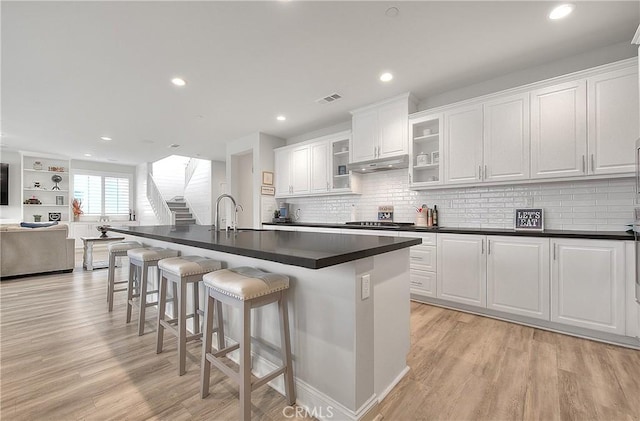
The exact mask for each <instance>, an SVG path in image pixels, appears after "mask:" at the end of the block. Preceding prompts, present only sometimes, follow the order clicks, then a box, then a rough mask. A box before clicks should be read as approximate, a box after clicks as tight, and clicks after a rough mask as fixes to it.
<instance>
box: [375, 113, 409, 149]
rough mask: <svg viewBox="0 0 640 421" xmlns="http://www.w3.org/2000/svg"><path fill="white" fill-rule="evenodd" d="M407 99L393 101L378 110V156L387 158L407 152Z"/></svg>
mask: <svg viewBox="0 0 640 421" xmlns="http://www.w3.org/2000/svg"><path fill="white" fill-rule="evenodd" d="M408 124H409V113H408V108H407V101H406V100H404V101H399V102H394V103H391V104H388V105H384V106H382V107H380V109H379V110H378V127H379V131H380V135H379V138H378V148H379V149H378V156H377V157H376V158H388V157H392V156H398V155H404V154H407V153H409V141H408V137H407V126H408Z"/></svg>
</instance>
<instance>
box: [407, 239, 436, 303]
mask: <svg viewBox="0 0 640 421" xmlns="http://www.w3.org/2000/svg"><path fill="white" fill-rule="evenodd" d="M398 236H399V237H414V238H415V237H419V238H421V239H422V244H420V245H417V246H413V247H411V250H410V251H409V257H410V263H409V278H410V290H411V293H412V294H416V295H421V296H425V297H436V290H437V287H436V285H437V276H436V273H437V270H436V269H437V258H436V256H437V248H436V234H433V233H418V232H400V233H399V234H398Z"/></svg>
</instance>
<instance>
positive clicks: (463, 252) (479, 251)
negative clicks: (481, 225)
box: [437, 234, 487, 307]
mask: <svg viewBox="0 0 640 421" xmlns="http://www.w3.org/2000/svg"><path fill="white" fill-rule="evenodd" d="M437 279H438V287H437V297H438V298H441V299H443V300H450V301H456V302H459V303H464V304H470V305H474V306H479V307H486V306H487V259H486V256H485V237H484V236H483V235H466V234H438V275H437Z"/></svg>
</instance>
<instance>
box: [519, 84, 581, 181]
mask: <svg viewBox="0 0 640 421" xmlns="http://www.w3.org/2000/svg"><path fill="white" fill-rule="evenodd" d="M586 90H587V88H586V81H585V80H584V79H582V80H576V81H571V82H565V83H561V84H558V85H554V86H550V87H546V88H542V89H537V90H534V91H533V92H532V93H531V178H557V177H571V176H581V175H585V174H586V173H587V167H586V165H587V107H586Z"/></svg>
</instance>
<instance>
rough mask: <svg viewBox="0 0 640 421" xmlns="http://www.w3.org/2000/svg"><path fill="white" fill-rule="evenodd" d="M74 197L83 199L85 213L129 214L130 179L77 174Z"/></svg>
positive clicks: (74, 178) (75, 176) (74, 179)
mask: <svg viewBox="0 0 640 421" xmlns="http://www.w3.org/2000/svg"><path fill="white" fill-rule="evenodd" d="M73 197H74V198H76V199H79V200H81V201H82V210H83V211H84V213H85V215H128V214H129V208H130V207H131V204H130V202H129V198H130V179H129V178H127V177H116V176H106V175H104V176H103V175H91V174H75V175H74V176H73Z"/></svg>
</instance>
